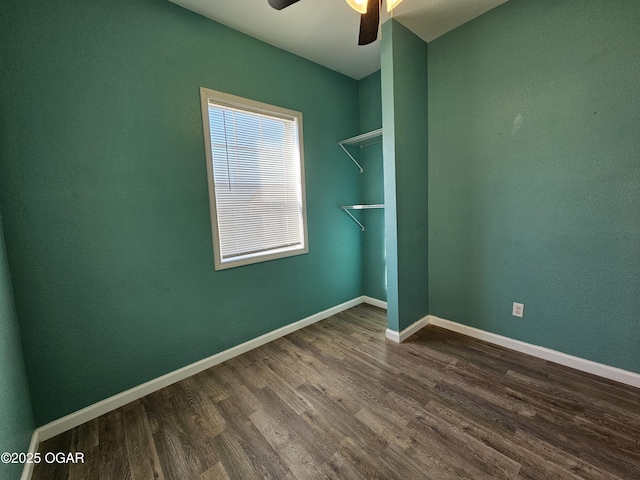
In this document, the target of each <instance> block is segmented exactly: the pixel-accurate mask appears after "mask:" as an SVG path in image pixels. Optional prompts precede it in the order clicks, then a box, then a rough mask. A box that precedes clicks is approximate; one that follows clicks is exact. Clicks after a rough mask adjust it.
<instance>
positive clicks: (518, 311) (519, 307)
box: [512, 302, 524, 318]
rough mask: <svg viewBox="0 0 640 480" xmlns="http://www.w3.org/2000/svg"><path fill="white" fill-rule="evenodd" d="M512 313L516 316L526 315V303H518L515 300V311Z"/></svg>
mask: <svg viewBox="0 0 640 480" xmlns="http://www.w3.org/2000/svg"><path fill="white" fill-rule="evenodd" d="M512 315H513V316H514V317H520V318H522V317H524V303H516V302H513V311H512Z"/></svg>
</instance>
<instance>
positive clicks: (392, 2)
mask: <svg viewBox="0 0 640 480" xmlns="http://www.w3.org/2000/svg"><path fill="white" fill-rule="evenodd" d="M400 2H402V0H387V12H390V11H391V10H393V9H394V8H396V7H397V6H398V5H400Z"/></svg>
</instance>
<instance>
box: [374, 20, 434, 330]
mask: <svg viewBox="0 0 640 480" xmlns="http://www.w3.org/2000/svg"><path fill="white" fill-rule="evenodd" d="M381 64H382V68H381V75H382V80H381V88H382V125H383V128H384V135H383V139H384V145H383V151H384V155H383V156H384V197H385V239H386V249H387V306H388V311H387V319H388V324H389V328H390V329H391V330H395V331H401V330H403V329H405V328H407V327H408V326H410V325H411V324H413V323H414V322H416V321H418V320H420V319H421V318H422V317H424V316H426V315H427V314H428V313H429V298H428V296H429V290H428V228H427V227H428V221H427V220H428V209H427V200H428V197H427V185H428V183H427V182H428V161H427V159H428V135H429V132H428V129H427V119H428V115H427V99H428V97H427V96H428V92H427V44H426V43H425V42H423V41H422V40H421V39H420V38H419V37H417V36H416V35H414V34H413V33H412V32H411V31H409V30H408V29H407V28H405V27H403V26H402V25H401V24H400V23H398V22H397V21H395V20H393V19H392V20H389V21H387V22H385V23H384V25H383V27H382V42H381Z"/></svg>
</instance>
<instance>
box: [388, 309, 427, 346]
mask: <svg viewBox="0 0 640 480" xmlns="http://www.w3.org/2000/svg"><path fill="white" fill-rule="evenodd" d="M427 325H429V316H426V317H423V318H421V319H420V320H418V321H417V322H415V323H414V324H413V325H409V326H408V327H407V328H405V329H404V330H402V331H401V332H396V331H395V330H391V329H389V328H387V331H386V336H387V338H388V339H389V340H393V341H394V342H397V343H401V342H404V341H405V340H406V339H407V338H409V337H410V336H411V335H413V334H414V333H416V332H417V331H418V330H420V329H422V328H424V327H426V326H427Z"/></svg>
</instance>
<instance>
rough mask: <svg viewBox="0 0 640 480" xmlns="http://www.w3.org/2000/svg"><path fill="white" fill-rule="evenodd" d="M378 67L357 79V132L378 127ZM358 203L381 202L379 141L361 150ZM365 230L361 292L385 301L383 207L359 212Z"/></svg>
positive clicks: (381, 182) (380, 111) (379, 122)
mask: <svg viewBox="0 0 640 480" xmlns="http://www.w3.org/2000/svg"><path fill="white" fill-rule="evenodd" d="M380 81H381V77H380V70H378V71H377V72H375V73H372V74H371V75H369V76H367V77H365V78H363V79H362V80H360V84H359V104H360V132H361V133H365V132H370V131H372V130H377V129H378V128H381V127H382V97H381V91H380ZM360 160H361V163H360V164H361V165H362V166H363V168H364V173H363V174H362V175H361V176H360V202H361V203H365V204H377V203H384V172H383V165H382V143H377V144H374V145H370V146H367V147H364V148H362V149H361V152H360ZM361 218H362V221H363V225H364V226H365V231H364V232H362V294H363V295H367V296H369V297H372V298H377V299H378V300H382V301H386V300H387V288H386V280H387V279H386V258H385V248H384V210H366V211H363V212H362V217H361Z"/></svg>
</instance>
